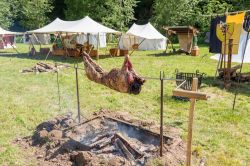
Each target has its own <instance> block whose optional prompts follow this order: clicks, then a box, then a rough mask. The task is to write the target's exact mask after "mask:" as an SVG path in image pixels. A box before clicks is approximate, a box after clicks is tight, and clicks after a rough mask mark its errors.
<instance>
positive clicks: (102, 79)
mask: <svg viewBox="0 0 250 166" xmlns="http://www.w3.org/2000/svg"><path fill="white" fill-rule="evenodd" d="M83 63H84V67H85V72H86V75H87V77H88V78H89V79H90V80H91V81H94V82H96V83H99V84H102V85H105V86H107V87H109V88H111V89H114V90H116V91H119V92H122V93H131V94H139V93H140V92H141V86H142V85H143V83H144V82H145V80H144V79H143V78H142V77H140V76H138V75H137V74H136V73H135V71H134V69H133V66H132V63H131V62H130V60H129V55H126V56H125V60H124V63H123V66H122V68H121V69H118V68H114V69H112V70H111V71H110V72H106V71H104V70H103V69H102V68H101V67H100V66H99V65H98V64H97V63H95V62H94V61H93V60H92V59H91V57H90V56H89V55H88V54H87V53H86V52H83Z"/></svg>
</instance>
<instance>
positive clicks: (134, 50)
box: [129, 38, 146, 56]
mask: <svg viewBox="0 0 250 166" xmlns="http://www.w3.org/2000/svg"><path fill="white" fill-rule="evenodd" d="M145 39H146V38H143V40H142V41H141V42H140V43H139V45H138V48H139V46H140V45H141V44H142V42H144V40H145ZM134 51H135V49H134V48H133V50H132V52H131V53H130V54H129V56H130V55H132V54H133V53H134Z"/></svg>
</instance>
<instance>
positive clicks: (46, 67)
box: [22, 62, 69, 73]
mask: <svg viewBox="0 0 250 166" xmlns="http://www.w3.org/2000/svg"><path fill="white" fill-rule="evenodd" d="M67 67H69V66H67V65H63V64H53V63H45V62H38V63H37V64H36V65H35V66H34V67H32V68H29V69H23V70H22V73H30V72H35V73H41V72H56V71H57V70H58V69H60V68H67Z"/></svg>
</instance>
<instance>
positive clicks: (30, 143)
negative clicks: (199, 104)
mask: <svg viewBox="0 0 250 166" xmlns="http://www.w3.org/2000/svg"><path fill="white" fill-rule="evenodd" d="M107 114H108V115H109V116H103V114H102V115H99V116H98V115H97V116H95V117H94V118H92V119H89V120H86V121H84V122H82V123H80V124H78V123H76V122H74V121H73V119H72V116H71V114H67V115H65V116H58V117H56V118H54V119H52V120H50V121H47V122H43V123H41V124H40V125H38V126H37V128H36V132H35V133H34V135H33V136H32V137H27V138H24V139H18V140H17V143H18V144H19V145H21V146H22V147H24V150H27V151H28V152H30V149H29V148H31V149H33V150H35V154H33V156H35V157H36V158H37V161H38V162H39V163H40V165H62V166H65V165H72V162H73V163H74V164H75V165H79V166H82V165H110V166H111V165H113V166H119V165H123V166H128V165H146V164H148V165H150V162H152V159H154V158H157V157H159V138H160V136H159V134H158V133H155V132H152V131H150V130H147V129H145V128H142V127H140V124H145V123H143V121H139V120H135V119H134V120H133V119H132V118H131V117H130V120H128V119H127V120H126V121H124V120H125V119H126V118H125V117H124V116H123V115H121V114H120V115H118V114H117V115H116V114H114V113H112V114H111V113H107ZM107 114H105V115H107ZM116 118H118V119H116ZM121 119H122V120H121ZM128 121H130V122H131V123H129V122H128ZM149 124H151V125H150V128H153V129H156V130H155V131H159V127H158V125H155V124H153V123H149ZM143 126H144V127H146V125H143ZM172 134H173V131H172ZM33 150H32V151H33ZM184 152H185V151H184V147H183V142H182V140H181V139H180V138H179V137H177V136H174V137H173V138H172V137H168V136H164V156H163V160H164V162H165V164H166V165H171V166H177V165H181V164H183V163H184V160H185V153H184Z"/></svg>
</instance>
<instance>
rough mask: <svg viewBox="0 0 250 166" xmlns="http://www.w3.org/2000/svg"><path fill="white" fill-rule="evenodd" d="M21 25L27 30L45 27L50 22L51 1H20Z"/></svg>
mask: <svg viewBox="0 0 250 166" xmlns="http://www.w3.org/2000/svg"><path fill="white" fill-rule="evenodd" d="M19 3H20V17H19V18H20V23H21V25H23V26H24V27H25V28H27V29H35V28H39V27H42V26H44V25H45V24H46V23H47V22H48V21H49V17H48V14H49V13H50V12H51V11H52V9H53V7H52V5H51V0H32V1H31V0H19Z"/></svg>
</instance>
